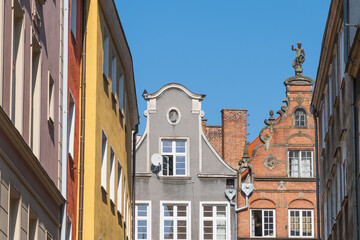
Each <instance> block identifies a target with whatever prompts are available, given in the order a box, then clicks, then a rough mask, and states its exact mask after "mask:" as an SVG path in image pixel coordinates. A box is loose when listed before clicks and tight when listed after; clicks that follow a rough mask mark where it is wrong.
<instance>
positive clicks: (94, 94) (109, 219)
mask: <svg viewBox="0 0 360 240" xmlns="http://www.w3.org/2000/svg"><path fill="white" fill-rule="evenodd" d="M88 4H90V5H88V7H89V11H88V24H87V26H88V27H87V46H86V104H85V157H84V168H85V169H84V225H83V226H84V227H83V239H96V240H98V239H100V237H101V238H102V239H103V240H105V239H126V238H125V236H126V229H125V227H124V221H126V219H127V218H126V216H124V217H119V215H118V213H117V206H116V203H117V175H118V173H117V161H118V160H120V162H121V165H122V169H123V176H124V175H125V177H126V183H127V184H126V185H127V187H126V191H127V194H128V196H129V203H130V200H131V195H130V181H131V179H130V178H131V173H130V163H131V129H130V128H129V129H127V130H126V131H125V124H124V117H122V116H120V113H119V108H118V103H117V102H114V101H113V99H112V96H111V79H110V76H111V74H109V83H107V82H106V81H104V80H103V76H102V73H103V65H102V64H103V43H102V21H103V20H105V18H104V15H103V14H102V13H101V11H102V10H101V7H100V5H99V2H98V1H88ZM108 29H109V28H108ZM109 35H110V46H111V44H112V39H111V35H112V32H111V31H110V30H109ZM110 49H111V48H110ZM109 55H111V54H109ZM119 55H120V54H119ZM109 65H110V66H111V61H110V60H109ZM127 119H128V118H127ZM102 130H104V131H105V133H106V135H107V138H108V144H107V191H106V192H104V191H102V189H101V153H102V151H101V149H102ZM125 138H126V140H125ZM110 146H111V147H112V148H113V149H114V151H115V204H111V203H110V198H109V189H110ZM123 184H124V182H123V179H122V182H121V185H122V188H123ZM122 191H124V189H122ZM121 197H123V193H122V195H121ZM122 202H123V206H124V207H125V209H126V206H125V205H124V201H122ZM125 211H126V210H124V209H123V211H122V212H123V213H124V212H125ZM128 214H131V213H128ZM130 221H131V218H130ZM130 224H131V223H129V225H130ZM129 233H130V235H131V231H129ZM129 239H131V238H130V236H129Z"/></svg>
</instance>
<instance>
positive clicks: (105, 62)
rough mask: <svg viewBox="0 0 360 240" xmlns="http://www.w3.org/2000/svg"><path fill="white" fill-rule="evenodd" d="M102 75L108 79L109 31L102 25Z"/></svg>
mask: <svg viewBox="0 0 360 240" xmlns="http://www.w3.org/2000/svg"><path fill="white" fill-rule="evenodd" d="M103 76H104V77H105V78H106V80H107V81H109V79H108V78H109V32H108V30H107V28H106V26H105V25H104V27H103Z"/></svg>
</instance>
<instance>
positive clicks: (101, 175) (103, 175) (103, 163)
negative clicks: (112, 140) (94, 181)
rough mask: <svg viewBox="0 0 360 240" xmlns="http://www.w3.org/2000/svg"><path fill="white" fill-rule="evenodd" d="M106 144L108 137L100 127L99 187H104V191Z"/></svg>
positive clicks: (105, 181) (105, 182)
mask: <svg viewBox="0 0 360 240" xmlns="http://www.w3.org/2000/svg"><path fill="white" fill-rule="evenodd" d="M103 137H105V138H106V139H105V140H106V142H105V150H104V145H103V144H104V139H103ZM107 145H108V137H107V135H106V133H105V130H104V129H102V130H101V163H100V164H101V165H100V166H101V169H100V171H101V172H100V173H101V174H100V178H101V187H103V188H104V190H105V191H107V162H108V160H107Z"/></svg>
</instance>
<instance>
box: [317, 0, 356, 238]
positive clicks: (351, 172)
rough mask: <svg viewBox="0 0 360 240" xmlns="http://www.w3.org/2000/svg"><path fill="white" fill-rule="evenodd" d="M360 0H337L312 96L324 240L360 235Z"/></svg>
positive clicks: (326, 34)
mask: <svg viewBox="0 0 360 240" xmlns="http://www.w3.org/2000/svg"><path fill="white" fill-rule="evenodd" d="M359 9H360V3H359V1H354V0H343V1H342V0H333V1H331V4H330V10H329V14H328V19H327V23H326V27H325V32H324V36H323V42H322V47H321V55H320V61H319V66H318V72H317V76H316V84H315V88H314V94H313V98H312V103H311V104H312V106H313V110H314V111H313V112H314V116H315V117H316V118H317V122H318V134H319V147H318V152H319V166H320V167H319V168H320V200H321V213H322V214H321V233H322V239H326V240H327V239H359V229H360V228H359V221H360V219H359V208H358V206H359V169H360V168H359V166H360V165H359V142H360V141H359V140H360V139H359V129H360V128H359V127H360V125H359V114H360V111H359V107H360V101H359V99H360V98H359V95H360V88H359V81H360V77H359V66H360V64H359V63H360V57H359V56H360V48H359V47H360V45H359V40H360V33H359V30H358V27H359V26H358V25H355V24H358V23H359V21H360V15H359Z"/></svg>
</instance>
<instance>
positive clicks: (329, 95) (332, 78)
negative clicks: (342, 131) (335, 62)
mask: <svg viewBox="0 0 360 240" xmlns="http://www.w3.org/2000/svg"><path fill="white" fill-rule="evenodd" d="M332 70H334V66H333V68H332ZM333 80H334V76H333V75H330V76H328V85H329V91H328V97H329V119H328V120H330V117H331V116H332V115H333V114H334V111H333V110H334V103H333V97H334V95H333Z"/></svg>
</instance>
